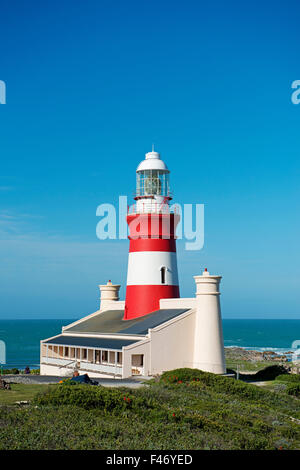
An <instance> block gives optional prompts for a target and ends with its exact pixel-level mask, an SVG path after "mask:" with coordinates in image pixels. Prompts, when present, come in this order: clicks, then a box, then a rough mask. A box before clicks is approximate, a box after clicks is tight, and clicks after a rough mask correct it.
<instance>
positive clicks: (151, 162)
mask: <svg viewBox="0 0 300 470" xmlns="http://www.w3.org/2000/svg"><path fill="white" fill-rule="evenodd" d="M145 157H146V158H145V160H143V161H142V162H141V163H140V164H139V166H138V167H137V170H136V171H137V172H138V171H144V170H161V171H164V172H166V173H169V170H168V167H167V165H166V164H165V162H164V161H163V160H161V158H160V154H159V153H158V152H154V150H152V152H148V153H146V155H145Z"/></svg>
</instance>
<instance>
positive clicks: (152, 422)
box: [0, 369, 300, 450]
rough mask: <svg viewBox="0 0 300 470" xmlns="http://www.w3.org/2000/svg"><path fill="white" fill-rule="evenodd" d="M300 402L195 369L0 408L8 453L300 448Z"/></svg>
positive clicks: (56, 389)
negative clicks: (134, 383) (140, 383)
mask: <svg viewBox="0 0 300 470" xmlns="http://www.w3.org/2000/svg"><path fill="white" fill-rule="evenodd" d="M280 380H282V379H279V380H278V384H279V383H281V385H282V382H280ZM288 380H290V379H288ZM292 385H294V383H292ZM296 385H297V384H296ZM23 387H27V386H23ZM3 393H7V394H9V393H11V392H10V391H3ZM299 403H300V402H299V400H298V399H297V398H296V397H294V396H290V395H289V394H287V393H286V392H285V391H283V392H281V391H279V392H271V391H268V390H264V389H262V388H259V387H257V386H255V385H251V384H247V383H244V382H241V381H237V380H235V379H232V378H229V377H220V376H216V375H213V374H209V373H205V372H201V371H199V370H194V369H178V370H175V371H171V372H167V373H164V374H163V375H162V376H161V377H160V378H157V379H153V380H151V381H150V383H149V385H148V386H144V387H142V388H139V389H134V390H133V389H128V388H118V389H115V388H105V387H96V386H91V385H72V386H70V385H67V384H58V385H51V386H50V387H47V388H46V390H45V389H44V392H43V393H39V394H38V395H37V396H36V397H35V398H34V399H33V402H32V404H31V405H30V406H26V407H23V408H20V407H12V406H10V407H8V406H3V407H1V408H0V423H1V426H0V449H116V450H117V449H282V448H283V449H300V425H299V423H300V407H299Z"/></svg>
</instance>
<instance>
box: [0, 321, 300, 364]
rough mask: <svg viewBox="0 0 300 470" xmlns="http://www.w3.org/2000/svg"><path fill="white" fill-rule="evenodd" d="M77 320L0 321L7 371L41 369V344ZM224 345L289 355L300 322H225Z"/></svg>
mask: <svg viewBox="0 0 300 470" xmlns="http://www.w3.org/2000/svg"><path fill="white" fill-rule="evenodd" d="M72 321H75V319H74V320H70V319H67V320H66V319H65V320H0V340H2V341H4V342H5V344H6V364H7V365H6V367H17V368H19V369H24V368H25V367H26V366H29V367H30V368H38V367H39V360H40V340H41V339H46V338H50V337H51V336H55V335H57V334H59V333H60V332H61V328H62V326H64V325H68V324H69V323H72ZM223 332H224V345H225V346H227V347H229V346H238V347H242V348H245V349H254V350H258V351H264V350H273V351H274V352H278V353H281V352H284V351H290V350H291V349H292V343H293V341H295V340H299V341H300V320H269V319H268V320H257V319H255V320H254V319H253V320H244V319H234V320H233V319H232V320H231V319H223Z"/></svg>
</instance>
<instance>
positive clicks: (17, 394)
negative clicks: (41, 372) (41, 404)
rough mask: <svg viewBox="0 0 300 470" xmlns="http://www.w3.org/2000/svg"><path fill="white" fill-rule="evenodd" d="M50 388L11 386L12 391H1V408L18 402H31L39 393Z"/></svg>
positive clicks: (46, 386) (42, 386)
mask: <svg viewBox="0 0 300 470" xmlns="http://www.w3.org/2000/svg"><path fill="white" fill-rule="evenodd" d="M48 388H49V387H48V385H36V384H35V385H29V384H28V385H24V384H11V390H0V406H1V405H12V404H14V403H16V401H30V400H32V399H33V398H34V396H35V395H36V394H37V393H38V392H42V391H43V390H46V389H48ZM0 417H1V414H0Z"/></svg>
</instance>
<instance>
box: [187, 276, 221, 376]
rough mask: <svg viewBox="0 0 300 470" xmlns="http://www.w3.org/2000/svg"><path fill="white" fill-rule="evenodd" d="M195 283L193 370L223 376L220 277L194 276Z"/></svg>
mask: <svg viewBox="0 0 300 470" xmlns="http://www.w3.org/2000/svg"><path fill="white" fill-rule="evenodd" d="M194 279H195V282H196V288H197V291H196V305H197V307H196V309H197V311H196V325H195V342H194V345H195V346H194V362H193V367H194V368H195V369H200V370H203V371H206V372H213V373H214V374H225V373H226V364H225V352H224V341H223V329H222V320H221V309H220V297H219V296H220V292H219V284H220V280H221V276H210V274H209V273H208V272H207V271H206V270H205V271H204V272H203V274H202V276H194Z"/></svg>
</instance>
